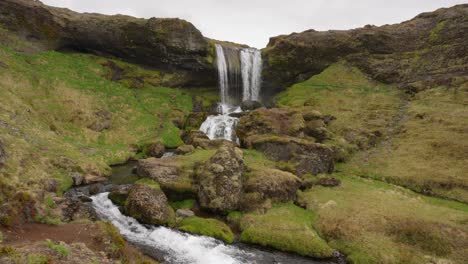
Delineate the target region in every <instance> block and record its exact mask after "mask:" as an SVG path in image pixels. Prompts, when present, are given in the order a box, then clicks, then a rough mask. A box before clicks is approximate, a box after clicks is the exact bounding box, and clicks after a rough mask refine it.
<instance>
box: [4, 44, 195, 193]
mask: <svg viewBox="0 0 468 264" xmlns="http://www.w3.org/2000/svg"><path fill="white" fill-rule="evenodd" d="M96 60H97V57H95V56H91V55H83V54H63V53H58V52H53V51H48V52H41V53H36V54H26V53H18V52H15V51H14V50H12V49H10V48H8V47H6V46H0V61H2V63H3V64H4V65H5V66H3V67H0V76H1V78H0V88H1V90H2V97H1V98H0V105H1V109H2V111H1V113H0V121H1V123H0V124H1V125H0V131H1V132H2V133H1V136H0V140H1V141H2V143H3V144H4V145H5V148H6V151H7V154H8V159H7V163H6V165H5V169H4V171H3V172H2V173H3V175H4V177H6V178H8V180H9V182H10V183H12V184H15V183H25V182H29V184H32V185H34V184H38V183H39V182H40V179H45V178H48V177H50V176H52V177H53V178H56V179H57V180H58V182H59V192H62V191H63V190H66V189H67V188H68V187H70V186H71V183H72V182H71V178H70V177H69V176H68V175H69V173H70V172H71V171H76V172H80V173H92V174H95V173H104V174H108V173H109V172H110V169H109V167H108V164H114V163H120V162H123V161H125V160H127V159H128V158H129V157H132V156H134V155H135V151H136V150H137V149H138V147H139V146H143V145H145V144H148V143H151V142H154V141H156V140H162V141H163V142H164V143H165V144H166V145H167V146H168V147H175V146H177V145H180V144H182V141H181V139H180V131H179V129H178V128H177V127H175V126H174V125H173V124H172V123H171V122H170V119H171V113H172V111H173V110H174V109H177V110H178V111H182V112H183V113H188V112H189V111H190V110H191V109H192V101H191V97H190V96H188V95H187V94H186V93H183V92H182V91H181V90H178V89H171V88H165V87H151V86H145V87H143V88H141V89H138V90H135V89H129V88H128V87H126V86H124V85H121V84H119V83H115V82H112V81H109V80H107V79H106V78H104V77H103V75H104V72H105V69H104V68H103V67H102V66H101V65H100V64H99V63H98V62H97V61H96ZM98 112H106V113H107V112H108V113H110V114H111V119H110V122H111V127H110V128H109V129H107V130H103V131H101V132H96V131H93V130H91V129H88V126H90V125H92V124H93V123H95V122H101V121H102V120H101V119H102V118H101V117H99V116H98V115H97V114H96V113H98Z"/></svg>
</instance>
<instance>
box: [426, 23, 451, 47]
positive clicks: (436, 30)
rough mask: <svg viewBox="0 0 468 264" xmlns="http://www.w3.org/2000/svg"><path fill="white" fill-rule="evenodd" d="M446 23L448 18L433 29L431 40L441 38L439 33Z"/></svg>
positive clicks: (434, 40)
mask: <svg viewBox="0 0 468 264" xmlns="http://www.w3.org/2000/svg"><path fill="white" fill-rule="evenodd" d="M446 24H447V20H444V21H442V22H440V23H439V24H437V26H436V27H435V28H434V29H433V30H432V31H431V34H430V35H429V40H430V41H431V42H436V41H437V40H439V34H440V32H441V31H442V30H443V29H444V27H445V25H446Z"/></svg>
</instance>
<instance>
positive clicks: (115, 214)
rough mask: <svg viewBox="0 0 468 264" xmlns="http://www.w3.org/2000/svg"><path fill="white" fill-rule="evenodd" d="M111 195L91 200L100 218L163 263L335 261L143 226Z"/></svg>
mask: <svg viewBox="0 0 468 264" xmlns="http://www.w3.org/2000/svg"><path fill="white" fill-rule="evenodd" d="M108 195H109V193H108V192H104V193H100V194H97V195H95V196H92V197H91V199H92V200H93V203H92V205H93V208H94V210H95V211H96V213H97V215H98V216H99V218H100V219H102V220H106V221H109V222H111V223H112V224H113V225H114V226H116V227H117V228H118V229H119V231H120V233H121V234H122V235H123V236H124V237H125V238H126V239H127V240H128V241H129V242H131V243H132V244H134V245H136V246H138V247H139V248H140V249H142V250H143V252H145V253H146V254H148V255H149V256H151V257H154V258H156V259H158V260H160V261H161V262H162V263H172V264H219V263H226V264H237V263H255V264H271V263H298V264H332V262H327V261H324V262H318V261H314V260H312V259H308V258H303V257H300V256H294V255H290V254H287V253H281V252H269V251H263V250H260V249H256V248H249V247H245V246H244V245H238V246H236V245H226V244H224V243H223V242H221V241H219V240H217V239H214V238H211V237H206V236H195V235H191V234H187V233H182V232H179V231H175V230H172V229H170V228H167V227H163V226H150V225H143V224H140V223H139V222H138V221H137V220H136V219H134V218H132V217H129V216H125V215H123V214H122V213H121V212H120V210H119V208H118V207H117V206H116V205H115V204H113V203H112V201H111V200H110V199H109V198H108Z"/></svg>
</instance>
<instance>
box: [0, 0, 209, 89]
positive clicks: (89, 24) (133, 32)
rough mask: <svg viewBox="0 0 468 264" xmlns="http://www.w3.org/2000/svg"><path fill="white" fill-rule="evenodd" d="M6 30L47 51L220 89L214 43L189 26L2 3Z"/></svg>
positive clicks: (11, 0)
mask: <svg viewBox="0 0 468 264" xmlns="http://www.w3.org/2000/svg"><path fill="white" fill-rule="evenodd" d="M0 25H3V26H4V27H6V28H7V29H9V30H12V31H15V32H18V33H19V34H20V35H22V36H23V37H24V38H26V39H28V40H30V41H35V42H39V43H41V44H42V46H43V47H44V49H55V50H59V49H74V50H79V51H85V52H92V53H96V54H99V55H110V56H115V57H119V58H122V59H125V60H127V61H130V62H133V63H138V64H142V65H147V66H149V67H154V68H156V69H161V70H165V71H168V72H177V73H180V74H181V75H182V76H184V78H185V79H186V81H185V83H182V84H184V85H188V86H192V85H193V86H197V85H213V84H215V83H216V73H215V71H214V66H213V55H212V54H211V53H210V50H211V48H210V44H209V41H208V40H207V39H205V38H204V37H203V35H202V34H201V33H200V31H199V30H198V29H197V28H195V27H194V26H193V25H192V24H191V23H189V22H187V21H185V20H181V19H177V18H175V19H167V18H164V19H162V18H150V19H139V18H134V17H129V16H123V15H114V16H107V15H100V14H88V13H85V14H80V13H76V12H73V11H70V10H68V9H62V8H54V7H49V6H46V5H44V4H42V3H41V2H39V1H30V0H2V1H0ZM179 84H180V83H179Z"/></svg>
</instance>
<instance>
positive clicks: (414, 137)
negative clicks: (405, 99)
mask: <svg viewBox="0 0 468 264" xmlns="http://www.w3.org/2000/svg"><path fill="white" fill-rule="evenodd" d="M467 105H468V86H466V85H465V86H464V87H463V86H462V87H460V88H458V89H454V88H452V89H447V88H444V87H440V88H434V89H430V90H425V91H423V92H419V93H418V94H416V96H415V97H414V99H413V100H412V101H411V103H410V104H409V106H408V111H407V113H406V114H405V116H406V117H405V120H404V122H402V123H401V125H400V127H399V129H398V132H399V133H397V134H396V135H395V136H394V137H393V138H392V139H391V140H390V141H389V142H387V143H386V144H382V145H380V146H378V147H377V148H376V149H374V150H372V151H370V152H363V153H359V154H357V155H355V156H354V157H353V158H352V159H351V161H350V162H349V163H347V164H343V166H342V169H343V170H345V171H347V172H350V173H352V174H354V175H358V176H363V177H372V178H375V179H379V180H385V181H388V182H391V183H394V184H398V185H402V186H405V187H408V188H411V189H413V190H415V191H417V192H424V193H427V194H432V195H436V196H441V197H447V198H451V199H456V200H459V201H463V202H465V203H466V202H468V185H467V181H468V164H467V162H466V160H468V152H467V150H468V142H467V140H466V131H468V123H467V122H466V120H468V107H467Z"/></svg>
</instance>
